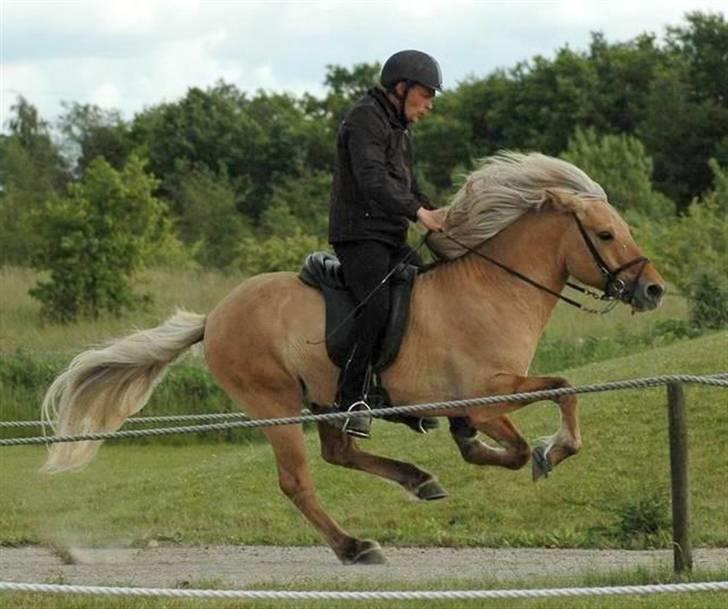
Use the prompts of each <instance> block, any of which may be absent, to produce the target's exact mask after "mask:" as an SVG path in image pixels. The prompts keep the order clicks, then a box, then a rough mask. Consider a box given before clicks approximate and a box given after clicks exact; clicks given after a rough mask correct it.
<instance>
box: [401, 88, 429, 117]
mask: <svg viewBox="0 0 728 609" xmlns="http://www.w3.org/2000/svg"><path fill="white" fill-rule="evenodd" d="M434 98H435V92H434V91H433V90H432V89H430V88H428V87H423V86H422V85H414V86H413V87H412V88H411V89H410V90H409V93H408V95H407V99H406V100H405V104H404V113H405V116H406V117H407V120H408V121H409V122H410V123H416V122H417V121H418V120H420V119H421V118H422V117H423V116H425V115H426V114H427V113H428V112H430V110H432V101H433V99H434Z"/></svg>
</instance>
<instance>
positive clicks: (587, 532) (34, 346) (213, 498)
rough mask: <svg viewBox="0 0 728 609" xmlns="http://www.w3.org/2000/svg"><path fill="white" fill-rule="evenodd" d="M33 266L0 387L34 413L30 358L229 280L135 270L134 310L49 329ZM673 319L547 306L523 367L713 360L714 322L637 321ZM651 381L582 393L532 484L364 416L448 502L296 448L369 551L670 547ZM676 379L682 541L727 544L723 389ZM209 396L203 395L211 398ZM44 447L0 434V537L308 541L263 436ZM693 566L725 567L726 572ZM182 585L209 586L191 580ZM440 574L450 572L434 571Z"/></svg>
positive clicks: (611, 373)
mask: <svg viewBox="0 0 728 609" xmlns="http://www.w3.org/2000/svg"><path fill="white" fill-rule="evenodd" d="M34 277H35V275H34V274H33V273H31V272H28V271H23V270H20V269H12V270H7V269H6V270H4V271H3V270H0V280H1V281H2V285H3V290H2V296H1V300H0V356H2V355H3V354H4V355H5V356H6V357H9V358H10V360H12V361H10V360H8V361H10V363H11V364H12V365H13V366H18V365H19V367H20V370H18V371H16V372H17V373H18V374H20V375H21V376H22V373H23V372H24V371H25V372H28V370H23V368H24V367H26V366H25V364H26V363H27V368H32V367H33V366H39V367H40V368H41V370H40V372H38V373H37V374H35V373H33V374H30V372H28V383H29V387H28V388H25V389H23V388H22V387H20V385H21V384H22V383H19V384H17V385H13V384H12V383H9V382H7V381H6V382H5V384H4V385H2V378H3V377H2V376H0V419H2V420H7V419H12V418H36V417H37V398H38V397H39V395H40V393H41V392H42V387H36V386H35V384H37V379H38V378H43V374H48V373H50V372H48V371H46V372H45V373H44V372H43V370H42V367H43V366H45V365H46V364H47V362H50V364H47V365H48V366H50V368H49V370H50V369H51V368H52V367H53V366H57V365H61V364H62V363H65V362H66V361H67V360H68V358H70V357H71V356H72V355H73V354H75V353H76V352H78V351H79V350H80V349H83V348H85V347H86V346H88V345H90V344H94V343H98V342H100V341H103V340H106V339H108V338H110V337H113V336H117V335H119V334H123V333H125V332H127V331H128V330H129V329H131V328H132V327H135V326H136V327H145V326H150V325H156V324H157V323H158V322H159V321H160V320H161V319H163V318H164V317H166V316H167V315H168V314H169V313H170V312H171V311H172V310H173V309H174V308H175V306H178V305H179V306H183V307H185V308H187V309H190V310H195V311H200V312H204V311H207V310H209V309H210V308H211V307H212V306H213V305H214V303H215V302H217V300H219V298H221V297H222V296H223V295H224V294H225V293H226V292H227V291H228V290H229V289H231V288H232V287H233V286H234V285H235V284H236V283H237V282H238V281H239V280H240V277H223V276H215V275H209V274H190V273H187V274H178V275H176V276H174V277H173V276H172V275H170V274H168V273H163V272H153V273H149V274H147V275H146V277H145V281H146V282H147V285H148V286H149V289H150V290H153V292H154V293H155V298H156V300H155V304H154V306H153V307H152V308H151V309H150V310H148V311H145V312H142V313H134V314H129V315H126V316H124V317H122V318H119V319H113V318H110V319H103V320H100V321H96V322H84V323H81V324H78V325H75V326H68V327H64V326H47V325H43V324H42V323H40V322H39V320H38V307H37V304H36V303H34V302H33V301H32V300H31V299H30V298H29V297H28V296H27V294H25V291H26V290H27V288H28V287H30V285H32V283H33V281H34ZM685 317H686V306H685V303H684V301H683V300H682V299H681V298H679V297H672V298H668V299H667V301H666V306H665V307H663V308H662V309H660V310H659V311H658V312H656V313H654V314H649V315H640V316H631V315H630V313H629V311H628V310H626V308H624V307H621V308H618V309H617V310H616V311H615V312H614V313H612V314H610V315H609V316H605V317H593V316H587V315H583V314H581V313H576V312H574V311H573V310H572V309H569V308H566V307H557V310H556V313H555V316H554V318H553V320H552V321H551V323H550V324H549V326H548V328H547V330H546V335H545V344H546V345H547V346H549V347H550V350H548V349H545V350H543V351H542V358H541V359H540V360H538V359H537V364H538V367H539V369H540V370H546V369H549V370H554V369H558V367H559V366H560V364H561V363H562V362H565V361H566V362H573V361H584V360H585V361H591V362H592V363H589V364H587V365H583V366H578V367H575V368H571V369H568V370H562V371H561V372H560V374H563V375H564V376H566V377H567V378H569V379H570V380H571V381H572V382H573V383H575V384H581V383H597V382H603V381H610V380H616V379H622V378H633V377H639V376H652V375H657V374H669V373H677V372H683V373H692V374H702V373H709V372H716V371H721V370H722V371H725V370H728V333H726V332H719V333H713V334H709V335H705V336H702V337H699V338H694V339H692V340H688V339H681V338H680V337H679V336H677V337H676V336H668V337H667V338H665V337H664V336H663V335H662V334H660V333H657V334H655V336H656V337H657V338H656V340H654V341H647V340H645V339H644V337H645V336H648V335H651V334H654V328H655V327H657V326H659V324H660V323H662V322H665V323H667V324H669V323H671V322H672V321H673V320H678V321H681V320H684V319H685ZM549 341H551V342H549ZM560 341H561V342H560ZM582 343H583V344H585V345H587V346H588V347H589V348H588V349H586V350H584V352H583V354H578V353H577V355H578V357H577V358H576V359H575V358H574V352H575V351H578V349H579V345H581V344H582ZM663 343H664V344H663ZM661 344H662V346H660V345H661ZM18 349H22V356H21V357H18V356H17V350H18ZM625 353H628V354H629V355H624V354H625ZM620 355H621V356H620ZM617 356H620V357H617ZM23 358H27V361H26V360H24V359H23ZM51 364H52V365H51ZM562 367H563V366H562ZM190 370H192V372H190ZM14 374H15V373H14ZM190 375H192V376H194V377H195V378H194V379H193V380H195V379H196V382H197V384H196V385H194V386H195V388H196V390H197V391H198V392H200V393H201V397H200V400H199V402H193V403H191V404H179V403H178V402H179V400H177V396H178V393H175V392H177V391H178V390H179V391H189V385H188V383H189V382H190V378H189V377H190ZM197 377H199V378H197ZM6 378H7V377H6ZM9 378H16V377H13V376H11V377H9ZM18 378H20V377H18ZM205 378H206V377H204V373H198V371H197V364H195V363H194V361H192V362H187V363H184V364H182V365H181V366H180V367H179V368H178V370H177V371H174V370H173V372H172V374H171V375H170V378H169V379H168V380H167V381H166V382H165V383H167V384H168V387H167V389H165V384H162V386H160V388H159V389H158V392H159V396H161V397H159V396H158V398H157V400H158V401H157V402H155V403H152V404H151V405H150V409H148V410H146V411H145V413H144V414H153V413H154V414H159V413H163V412H168V411H170V410H169V409H171V408H172V406H171V404H173V403H174V404H175V406H174V407H175V408H178V409H179V411H185V412H190V411H194V410H195V409H197V408H198V407H200V406H204V407H205V408H215V407H216V406H220V399H221V398H220V395H219V393H216V392H215V391H214V388H212V389H210V388H209V387H208V381H207V380H205ZM198 381H199V382H198ZM170 387H171V388H172V389H170ZM175 388H177V389H175ZM200 388H201V389H200ZM208 389H209V391H208ZM28 391H30V393H29V392H28ZM165 392H167V393H166V394H165ZM665 393H666V392H665V389H664V388H660V389H649V390H645V391H621V392H612V393H606V394H598V395H589V396H585V397H583V398H582V400H581V404H582V411H581V412H582V416H581V419H582V430H583V435H584V449H583V451H582V453H580V454H579V455H577V456H576V457H575V458H573V459H571V460H569V461H567V462H565V463H564V464H563V465H561V466H560V467H559V468H558V469H557V470H556V471H555V472H554V474H553V475H552V476H551V477H550V478H549V479H548V480H546V481H543V482H540V483H538V484H533V483H532V482H531V480H530V471H528V470H527V469H524V470H521V471H518V472H511V471H506V470H499V469H496V468H477V467H474V466H470V465H467V464H465V463H464V462H462V460H461V459H460V457H459V454H458V452H457V449H456V448H455V445H454V444H453V443H452V441H451V440H450V438H449V434H448V433H447V431H446V429H441V430H438V431H436V432H434V433H432V434H430V435H428V436H424V437H422V436H417V435H415V434H413V433H412V432H410V431H409V430H407V429H405V428H404V427H401V426H395V425H390V424H387V423H381V422H380V423H377V424H376V426H375V435H374V438H373V439H372V440H371V441H369V442H367V443H366V446H367V448H368V449H369V450H371V451H373V452H377V453H380V454H385V455H388V456H393V457H396V458H400V459H405V460H410V461H412V462H415V463H417V464H418V465H420V466H422V467H424V468H426V469H429V470H431V471H433V472H434V473H436V474H437V475H438V476H439V478H440V480H441V482H442V483H443V484H444V486H445V487H446V488H447V489H448V490H449V492H450V497H449V498H448V499H446V500H444V501H440V502H435V503H418V502H415V501H413V500H411V499H410V497H409V496H408V495H407V494H406V493H405V492H404V491H403V490H402V489H400V488H398V487H395V486H393V485H391V484H389V483H386V482H384V481H382V480H379V479H375V478H372V477H370V476H367V475H365V474H362V473H359V472H351V471H348V470H344V469H341V468H335V467H333V466H331V465H328V464H326V463H324V462H323V461H322V459H321V458H320V457H319V456H318V439H317V437H316V434H308V435H307V442H308V445H309V454H310V461H311V466H312V470H313V472H314V476H315V479H316V481H317V484H318V489H319V493H320V495H321V498H322V501H323V503H324V505H325V506H326V507H327V509H328V510H329V511H330V513H331V514H332V515H333V516H334V517H335V518H336V519H337V520H339V522H340V523H341V524H342V525H343V526H344V527H345V528H347V529H348V530H349V531H351V532H352V533H353V534H356V535H360V536H366V537H373V538H375V539H377V540H378V541H380V542H381V543H382V544H383V545H384V546H385V552H386V546H387V545H388V544H389V545H393V544H396V545H413V546H427V545H433V544H434V545H447V546H455V547H462V546H489V547H509V546H533V547H602V548H605V547H624V548H650V547H662V548H666V547H669V544H670V524H669V523H670V512H669V464H668V448H667V420H666V410H665V401H666V397H665ZM686 393H687V399H688V426H689V448H690V484H691V508H692V534H693V544H694V545H696V546H721V547H723V546H727V545H728V492H726V487H727V486H726V483H727V482H728V479H726V473H725V472H726V457H725V454H726V453H725V448H726V445H725V438H728V417H726V404H728V398H727V397H726V393H725V390H720V389H715V388H706V387H697V386H689V387H688V388H687V392H686ZM29 396H31V398H34V399H29ZM165 396H166V397H165ZM223 409H225V408H224V407H217V410H223ZM514 418H515V419H516V422H517V424H518V425H519V426H520V427H521V428H522V429H523V430H524V432H525V433H526V435H527V437H529V438H531V439H534V438H537V437H539V436H542V435H547V434H550V433H552V432H553V431H554V430H555V429H556V426H557V425H558V413H557V410H556V408H555V407H554V406H553V405H551V404H550V403H542V405H534V406H531V407H529V408H527V409H524V410H523V411H521V412H519V413H517V414H516V415H515V417H514ZM26 433H27V432H23V435H25V434H26ZM31 433H32V432H31ZM255 434H257V432H255ZM15 435H18V434H15ZM44 450H45V449H43V448H38V447H18V448H0V456H1V463H2V476H1V479H2V491H1V492H0V544H6V545H15V544H24V543H42V544H47V545H52V546H55V547H57V548H59V549H60V550H62V549H63V548H66V547H68V546H70V545H78V546H116V547H119V546H132V547H142V546H145V545H146V544H147V543H149V542H150V541H151V540H159V541H164V542H179V543H192V544H206V543H235V544H252V543H261V544H288V545H309V544H319V543H321V542H320V539H319V538H318V536H317V535H316V534H315V533H314V532H313V530H312V529H311V528H310V527H309V526H308V525H307V524H306V523H305V522H304V521H303V519H302V517H301V516H300V515H299V513H298V512H297V511H296V510H295V509H294V508H293V506H292V505H291V504H290V503H289V502H288V501H287V500H286V499H285V498H284V497H283V496H282V494H281V493H280V492H279V491H278V487H277V481H276V475H275V468H274V463H273V458H272V454H271V451H270V448H269V446H268V445H267V444H266V443H264V442H245V441H242V442H241V441H239V442H235V443H231V442H208V441H205V440H204V439H202V440H200V439H195V440H194V441H193V440H192V439H191V438H190V437H188V436H179V437H177V438H175V439H174V440H173V441H167V442H164V443H139V442H134V443H131V442H125V441H119V442H107V443H106V445H105V446H104V447H103V448H102V449H101V452H100V453H99V456H98V457H97V459H96V460H95V461H94V462H93V463H92V464H91V465H90V466H89V467H88V468H87V469H86V470H85V471H83V472H81V473H78V474H70V475H59V476H55V477H47V476H44V475H41V474H39V473H37V468H38V466H39V465H40V464H41V462H42V461H43V457H44ZM696 576H697V577H698V578H703V579H714V580H717V579H724V580H725V579H728V572H725V573H698V574H696ZM0 579H2V578H1V577H0ZM670 579H671V576H670V574H668V573H654V572H638V573H624V574H621V575H611V576H609V578H605V577H600V576H596V575H595V576H593V577H575V578H573V579H569V580H549V581H546V580H544V581H539V582H535V581H528V582H513V583H512V584H511V583H509V585H508V586H504V585H503V584H502V582H494V581H488V580H483V581H479V582H472V585H471V586H470V587H472V588H502V587H536V586H543V587H556V586H587V585H611V584H622V583H624V584H635V583H648V582H649V583H652V582H655V581H670ZM192 585H193V586H200V587H204V586H206V585H211V584H210V583H209V582H192ZM212 585H213V587H215V586H214V584H212ZM366 587H367V586H362V587H361V589H365V588H366ZM385 587H389V586H385ZM391 587H392V588H394V589H401V588H403V587H404V586H397V585H392V586H391ZM432 587H433V588H434V587H437V586H432ZM440 587H442V588H449V587H450V585H449V583H448V582H443V583H442V586H440ZM320 588H324V589H336V586H335V585H334V586H332V585H331V583H330V582H310V585H309V586H308V589H320ZM346 588H347V589H348V588H349V586H346ZM721 602H723V603H724V602H725V594H722V595H715V594H684V595H670V596H667V597H661V596H651V597H624V598H611V599H601V598H591V599H570V600H569V601H568V606H570V607H575V608H577V609H585V608H592V607H610V608H614V609H621V608H623V607H625V608H626V607H644V608H657V607H666V606H669V607H677V608H685V609H696V608H698V607H700V608H702V607H712V606H719V605H720V603H721ZM283 604H284V603H281V602H273V601H271V602H262V601H261V602H245V603H242V602H232V601H227V602H222V601H205V602H204V603H202V602H201V601H177V600H165V599H133V600H129V599H103V600H102V599H99V598H93V597H80V596H79V597H74V596H63V597H55V596H44V595H15V594H13V595H11V594H0V607H2V608H4V607H24V608H28V609H49V608H53V609H71V608H73V609H79V608H86V607H94V608H99V609H118V608H121V607H139V608H149V609H162V608H164V609H187V608H191V607H198V606H204V607H210V608H212V609H223V608H225V609H228V608H232V607H240V606H246V607H247V606H250V607H255V608H261V609H262V608H264V607H280V606H281V605H283ZM289 604H290V603H289ZM436 604H437V606H442V607H446V608H447V609H451V608H453V607H475V606H477V607H486V608H489V607H505V608H517V607H527V608H543V609H546V608H556V607H563V606H564V600H563V599H553V600H522V601H492V602H487V601H451V602H445V601H438V602H437V603H436ZM295 606H305V607H333V606H340V605H339V604H338V603H336V602H323V601H321V602H300V603H295ZM356 606H357V607H363V608H366V609H371V608H374V607H377V608H378V607H387V608H397V609H399V608H404V607H414V606H415V602H390V601H380V602H362V603H357V604H356ZM417 606H419V604H418V605H417Z"/></svg>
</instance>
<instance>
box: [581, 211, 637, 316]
mask: <svg viewBox="0 0 728 609" xmlns="http://www.w3.org/2000/svg"><path fill="white" fill-rule="evenodd" d="M573 216H574V220H576V225H577V226H578V227H579V232H580V233H581V236H582V237H583V238H584V242H585V243H586V246H587V248H589V252H590V253H591V255H592V258H594V262H595V263H596V265H597V268H598V269H599V272H600V273H601V274H602V277H604V288H603V290H604V294H602V295H601V296H600V297H599V298H600V300H615V301H618V300H621V301H622V302H626V303H628V304H629V303H631V302H632V299H633V298H634V291H635V289H636V288H637V282H638V281H639V279H640V277H641V276H642V273H643V272H644V270H645V267H646V266H647V263H648V262H649V261H650V259H649V258H647V257H645V256H637V257H636V258H634V259H632V260H630V261H629V262H626V263H625V264H623V265H621V266H618V267H617V268H616V269H610V268H609V265H608V264H607V263H606V261H605V260H604V258H602V255H601V254H600V253H599V250H598V249H597V248H596V246H595V245H594V242H593V241H592V240H591V238H590V237H589V235H588V233H587V232H586V229H585V228H584V225H583V224H582V223H581V220H579V217H578V216H577V215H576V214H573ZM636 264H639V265H640V269H639V271H638V272H637V277H635V278H634V281H633V282H632V287H631V288H629V289H628V288H627V285H626V284H625V283H624V281H623V280H622V279H620V278H619V274H620V273H621V272H623V271H626V270H627V269H629V268H631V267H633V266H635V265H636ZM567 285H568V286H570V287H574V286H573V284H571V283H568V282H567Z"/></svg>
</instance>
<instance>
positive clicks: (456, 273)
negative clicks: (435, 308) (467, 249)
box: [423, 212, 567, 349]
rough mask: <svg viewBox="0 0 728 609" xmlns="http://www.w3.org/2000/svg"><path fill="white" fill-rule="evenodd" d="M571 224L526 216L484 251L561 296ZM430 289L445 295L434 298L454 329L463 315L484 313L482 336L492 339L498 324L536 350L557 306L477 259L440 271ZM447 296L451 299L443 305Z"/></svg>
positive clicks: (547, 296) (551, 299) (552, 217)
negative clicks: (564, 249)
mask: <svg viewBox="0 0 728 609" xmlns="http://www.w3.org/2000/svg"><path fill="white" fill-rule="evenodd" d="M566 221H567V220H566V219H565V218H564V216H563V215H560V214H555V213H549V212H541V213H528V214H525V215H524V216H523V217H522V218H521V219H519V220H518V221H517V222H515V223H514V224H512V225H511V226H509V227H508V228H507V229H505V230H503V231H502V232H501V233H500V234H498V235H497V236H495V237H494V238H493V239H491V240H490V241H489V242H488V243H487V244H485V245H484V246H483V247H482V248H481V249H480V251H481V252H482V253H483V254H485V255H486V256H488V257H490V258H492V259H494V260H497V261H498V262H500V263H501V264H503V265H506V266H507V267H509V268H511V269H513V270H514V271H518V272H519V273H521V274H523V275H525V276H527V277H529V278H530V279H532V280H534V281H536V282H538V283H540V284H541V285H543V286H545V287H548V288H549V289H551V290H553V291H555V292H561V290H562V289H563V287H564V283H565V281H566V278H567V273H566V268H565V263H564V260H563V259H562V257H561V252H560V242H561V235H562V234H563V232H564V230H565V227H566ZM423 287H424V286H423ZM428 288H429V290H432V292H437V293H439V294H440V297H439V298H438V297H436V296H435V295H434V294H432V296H431V297H432V298H433V301H439V302H440V303H442V305H443V306H444V307H446V308H447V310H448V312H449V314H450V315H451V319H452V320H453V321H454V322H455V323H458V320H462V319H463V317H460V315H462V316H467V317H468V318H470V319H472V317H473V315H474V314H475V315H477V314H479V312H482V313H480V315H481V316H482V319H483V324H482V327H483V332H487V333H488V334H489V335H490V334H491V333H492V328H493V325H494V324H497V325H498V326H499V327H500V328H502V329H503V330H504V333H505V334H508V333H509V332H508V330H509V329H510V328H511V327H512V328H513V332H514V333H515V332H518V333H519V335H520V336H521V337H522V338H523V340H524V342H525V343H528V344H529V345H530V344H531V343H532V346H533V348H534V349H535V344H536V341H537V340H538V338H539V337H540V335H541V332H542V331H543V328H544V326H545V325H546V322H547V321H548V319H549V317H550V316H551V313H552V312H553V309H554V307H555V306H556V302H557V300H556V298H555V297H554V296H553V295H551V294H548V293H547V292H545V291H543V290H539V289H538V288H536V287H534V286H532V285H529V284H528V283H527V282H525V281H523V280H522V279H519V278H518V277H515V276H513V275H511V274H509V273H508V272H506V271H505V270H503V269H500V268H498V267H497V266H496V265H495V264H493V263H492V262H490V261H488V260H486V259H484V258H482V257H480V256H478V255H477V254H475V253H470V254H468V255H467V256H465V257H463V258H462V259H461V260H458V261H455V262H451V263H446V264H444V265H442V266H441V267H439V268H438V269H436V271H435V274H434V276H433V277H432V281H431V285H430V286H428ZM442 294H446V295H447V296H446V297H445V298H444V299H443V298H442ZM428 300H429V299H428ZM474 330H475V328H474ZM476 331H477V330H476Z"/></svg>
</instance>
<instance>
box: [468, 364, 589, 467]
mask: <svg viewBox="0 0 728 609" xmlns="http://www.w3.org/2000/svg"><path fill="white" fill-rule="evenodd" d="M562 387H571V385H570V384H569V382H568V381H567V380H566V379H564V378H561V377H553V376H541V377H526V376H518V375H506V374H501V375H498V376H497V377H495V379H494V380H493V382H492V383H489V385H488V393H491V394H506V393H527V392H531V391H542V390H547V389H560V388H562ZM535 401H537V400H524V401H522V402H503V403H500V404H494V405H490V406H480V407H470V408H468V409H467V415H468V420H469V422H470V424H471V425H472V426H473V427H475V428H476V429H480V428H481V427H483V426H484V425H485V424H486V423H487V422H488V421H492V420H493V419H496V418H498V417H500V416H502V415H504V414H508V413H510V412H513V411H515V410H518V409H519V408H523V407H524V406H526V405H528V404H531V403H533V402H535ZM553 401H554V402H555V403H556V404H557V405H558V407H559V412H560V414H561V425H560V427H559V429H558V431H557V432H556V433H555V434H553V435H552V436H549V437H547V438H543V439H542V440H541V441H540V442H539V444H538V446H536V447H535V448H534V449H533V453H532V457H533V460H532V471H533V479H534V481H535V480H538V479H539V478H541V477H545V476H547V475H548V473H549V472H550V471H551V470H552V469H553V468H554V467H556V466H557V465H558V464H559V463H561V462H562V461H563V460H564V459H566V458H567V457H570V456H571V455H573V454H575V453H577V452H578V451H579V449H580V448H581V431H580V429H579V417H578V410H577V399H576V396H575V395H565V396H561V397H558V398H553ZM483 431H485V433H488V432H487V430H486V429H484V430H483Z"/></svg>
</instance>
